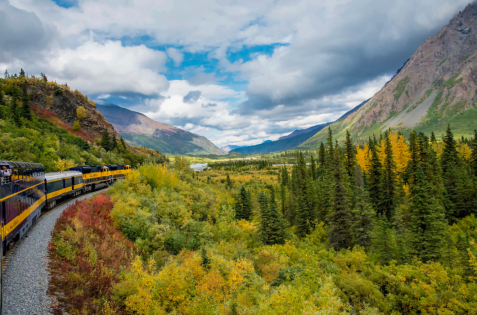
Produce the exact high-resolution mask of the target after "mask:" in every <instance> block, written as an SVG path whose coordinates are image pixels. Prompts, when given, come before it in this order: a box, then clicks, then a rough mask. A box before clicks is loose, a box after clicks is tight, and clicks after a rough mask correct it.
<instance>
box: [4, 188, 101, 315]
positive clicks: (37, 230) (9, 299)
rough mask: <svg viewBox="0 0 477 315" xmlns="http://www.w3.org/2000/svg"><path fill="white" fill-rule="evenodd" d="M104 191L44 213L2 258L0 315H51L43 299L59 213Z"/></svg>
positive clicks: (59, 204) (82, 196)
mask: <svg viewBox="0 0 477 315" xmlns="http://www.w3.org/2000/svg"><path fill="white" fill-rule="evenodd" d="M104 189H106V188H103V189H99V190H96V191H94V192H90V193H87V194H84V195H80V196H79V197H77V198H73V199H67V200H65V201H63V202H61V203H58V204H57V205H56V206H55V207H54V208H53V209H51V210H49V211H46V212H44V213H43V214H42V215H41V216H40V217H39V218H38V220H37V221H36V222H35V224H34V225H33V226H32V227H31V228H30V229H29V230H28V232H27V233H26V235H25V236H24V237H22V238H21V239H20V241H18V242H16V244H14V246H13V248H12V249H11V250H9V251H8V252H7V255H6V256H5V257H4V264H3V268H2V280H3V285H2V289H3V290H2V291H3V292H2V297H3V303H2V304H3V305H2V313H1V314H2V315H23V314H25V315H26V314H28V315H29V314H51V305H52V304H54V303H55V301H54V300H52V298H50V297H49V296H48V295H47V293H46V292H47V289H48V282H49V272H48V259H49V258H48V243H49V241H50V240H51V231H52V230H53V228H54V226H55V224H56V220H57V218H58V217H60V215H61V213H62V212H63V211H64V210H65V209H66V208H67V207H68V206H69V205H71V204H73V203H74V202H75V201H76V200H83V199H87V198H91V197H92V196H93V195H94V194H97V193H99V192H101V191H103V190H104Z"/></svg>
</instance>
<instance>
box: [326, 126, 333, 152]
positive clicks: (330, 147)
mask: <svg viewBox="0 0 477 315" xmlns="http://www.w3.org/2000/svg"><path fill="white" fill-rule="evenodd" d="M326 145H327V146H328V156H329V157H330V158H333V157H334V153H333V151H334V150H333V131H332V130H331V127H328V137H327V138H326Z"/></svg>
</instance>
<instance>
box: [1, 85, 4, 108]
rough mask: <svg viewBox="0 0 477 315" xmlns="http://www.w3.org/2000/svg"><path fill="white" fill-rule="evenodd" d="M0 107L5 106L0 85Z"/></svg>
mask: <svg viewBox="0 0 477 315" xmlns="http://www.w3.org/2000/svg"><path fill="white" fill-rule="evenodd" d="M0 106H5V99H4V98H3V92H2V86H1V85H0Z"/></svg>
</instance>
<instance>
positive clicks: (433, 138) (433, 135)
mask: <svg viewBox="0 0 477 315" xmlns="http://www.w3.org/2000/svg"><path fill="white" fill-rule="evenodd" d="M436 142H437V139H436V135H435V134H434V131H431V143H436Z"/></svg>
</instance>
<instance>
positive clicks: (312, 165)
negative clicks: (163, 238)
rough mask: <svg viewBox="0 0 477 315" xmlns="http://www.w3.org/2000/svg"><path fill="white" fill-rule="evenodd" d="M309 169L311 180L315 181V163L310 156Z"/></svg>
mask: <svg viewBox="0 0 477 315" xmlns="http://www.w3.org/2000/svg"><path fill="white" fill-rule="evenodd" d="M310 168H311V178H312V179H313V180H316V178H317V177H318V176H317V173H316V163H315V159H314V158H313V155H312V156H311V161H310Z"/></svg>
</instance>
